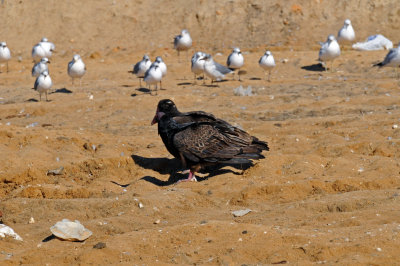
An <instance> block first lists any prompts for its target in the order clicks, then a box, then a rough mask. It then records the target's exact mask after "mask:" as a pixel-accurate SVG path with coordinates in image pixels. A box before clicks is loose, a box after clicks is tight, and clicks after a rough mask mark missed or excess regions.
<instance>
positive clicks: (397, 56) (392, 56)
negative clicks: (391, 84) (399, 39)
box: [374, 43, 400, 78]
mask: <svg viewBox="0 0 400 266" xmlns="http://www.w3.org/2000/svg"><path fill="white" fill-rule="evenodd" d="M374 66H379V67H394V70H395V73H396V77H397V78H399V74H398V72H397V68H399V67H400V43H399V45H398V47H397V48H392V49H390V50H389V52H388V54H387V55H386V56H385V59H383V61H382V62H380V63H378V64H375V65H374Z"/></svg>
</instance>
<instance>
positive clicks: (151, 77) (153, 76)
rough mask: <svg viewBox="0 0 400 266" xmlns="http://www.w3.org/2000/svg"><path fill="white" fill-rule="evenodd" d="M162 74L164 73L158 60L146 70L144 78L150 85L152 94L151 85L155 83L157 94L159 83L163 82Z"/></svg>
mask: <svg viewBox="0 0 400 266" xmlns="http://www.w3.org/2000/svg"><path fill="white" fill-rule="evenodd" d="M162 76H163V74H162V71H161V68H160V66H159V64H158V62H154V63H153V64H151V67H150V68H149V69H148V70H147V71H146V73H145V75H144V79H143V80H144V81H145V82H146V83H147V85H148V86H149V90H150V94H151V85H155V91H156V94H157V83H158V82H161V79H162Z"/></svg>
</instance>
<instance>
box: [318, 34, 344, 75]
mask: <svg viewBox="0 0 400 266" xmlns="http://www.w3.org/2000/svg"><path fill="white" fill-rule="evenodd" d="M339 55H340V46H339V44H338V43H337V41H336V39H335V36H333V35H332V34H331V35H329V36H328V39H327V40H326V42H324V43H321V49H320V50H319V58H318V60H319V61H320V62H322V63H323V64H324V65H325V71H328V68H327V66H326V62H327V61H331V72H332V71H333V60H334V59H335V58H336V57H338V56H339Z"/></svg>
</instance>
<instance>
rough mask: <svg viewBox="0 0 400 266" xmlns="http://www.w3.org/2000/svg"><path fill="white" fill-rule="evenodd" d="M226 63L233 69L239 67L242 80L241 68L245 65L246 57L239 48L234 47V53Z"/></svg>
mask: <svg viewBox="0 0 400 266" xmlns="http://www.w3.org/2000/svg"><path fill="white" fill-rule="evenodd" d="M226 65H227V66H228V68H230V69H231V70H232V71H235V70H236V69H238V75H239V81H240V68H241V67H242V66H243V65H244V58H243V55H242V52H241V51H240V49H239V48H234V49H233V51H232V53H231V54H230V55H229V56H228V59H227V60H226Z"/></svg>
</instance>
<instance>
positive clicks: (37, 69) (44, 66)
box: [32, 57, 50, 77]
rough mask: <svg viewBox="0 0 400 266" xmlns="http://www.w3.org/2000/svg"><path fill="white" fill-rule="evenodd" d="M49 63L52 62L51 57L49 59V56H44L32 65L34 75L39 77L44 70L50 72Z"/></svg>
mask: <svg viewBox="0 0 400 266" xmlns="http://www.w3.org/2000/svg"><path fill="white" fill-rule="evenodd" d="M48 64H50V61H49V59H47V57H43V58H42V59H41V60H40V62H39V63H36V64H35V65H34V66H33V67H32V77H39V75H40V74H41V73H42V72H43V71H47V73H48V72H49V66H48Z"/></svg>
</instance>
